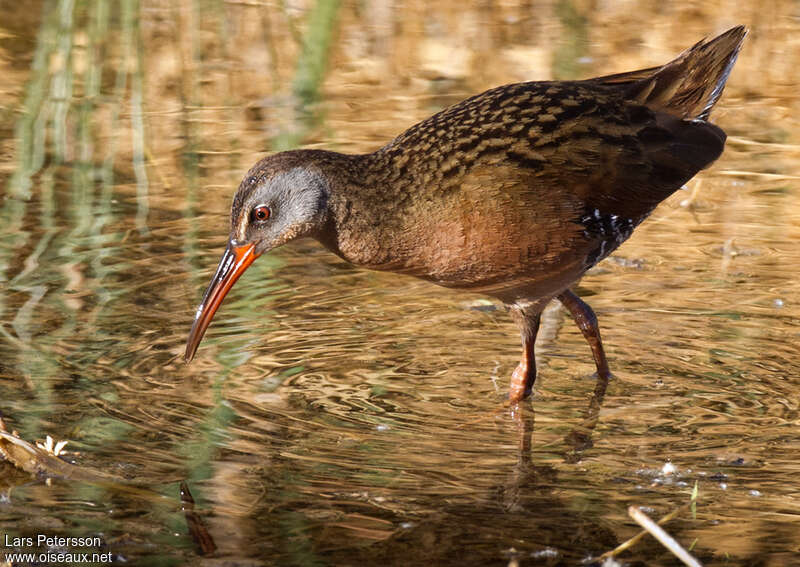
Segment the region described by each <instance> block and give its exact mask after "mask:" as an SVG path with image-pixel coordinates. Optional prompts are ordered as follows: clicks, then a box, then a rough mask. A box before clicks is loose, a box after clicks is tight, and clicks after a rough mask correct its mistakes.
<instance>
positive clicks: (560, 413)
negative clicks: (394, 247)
mask: <svg viewBox="0 0 800 567" xmlns="http://www.w3.org/2000/svg"><path fill="white" fill-rule="evenodd" d="M796 12H797V8H796V5H795V4H794V3H792V2H788V1H787V2H780V1H779V2H775V3H773V4H772V11H765V10H763V9H761V8H759V3H757V2H752V3H737V4H736V7H735V9H732V8H731V7H730V6H727V5H726V6H722V5H720V6H719V7H709V6H705V5H703V6H701V5H699V4H691V5H688V6H686V7H684V8H674V7H670V8H664V7H663V6H661V5H660V4H658V3H645V4H644V5H639V4H636V5H635V6H634V4H633V3H628V2H625V3H619V4H617V3H613V5H610V4H609V5H603V6H602V7H597V8H596V9H594V10H592V9H590V8H589V7H587V5H586V3H582V2H575V3H572V2H569V1H561V2H553V3H543V4H542V5H541V6H539V5H537V6H531V5H529V4H528V3H526V2H516V1H509V2H503V3H502V4H501V5H498V6H495V7H492V8H489V7H488V5H480V6H464V5H462V4H461V3H458V4H457V3H453V2H444V3H437V4H436V5H432V6H429V5H426V4H422V3H419V2H410V3H408V4H404V5H402V6H401V5H398V6H392V5H391V4H389V3H385V2H375V3H368V4H358V3H345V4H337V3H335V2H333V3H326V2H325V1H320V2H319V3H318V4H314V3H306V2H295V3H287V4H285V5H280V4H276V5H272V4H268V3H259V2H202V3H200V2H198V3H192V2H188V1H184V2H179V3H175V4H172V3H161V2H143V3H141V4H139V3H137V2H133V1H130V2H127V1H126V2H123V3H122V4H121V5H119V6H116V5H114V6H109V5H106V4H105V3H104V2H102V1H101V0H94V1H88V2H82V3H77V4H73V2H71V1H70V0H57V1H45V2H41V3H14V4H9V3H5V4H0V69H2V75H3V77H4V80H3V84H2V85H0V132H2V136H0V186H1V187H2V188H3V189H2V191H3V197H4V198H3V201H2V202H0V215H2V223H0V280H2V281H3V285H2V287H0V400H2V401H0V412H2V416H3V417H4V419H5V420H6V422H7V424H8V425H9V426H10V427H12V428H14V429H16V430H18V431H19V434H20V435H21V436H22V437H23V438H25V439H28V440H35V439H43V438H44V437H45V436H46V435H52V436H53V437H55V438H57V439H69V440H70V444H69V445H68V446H67V449H68V451H72V452H70V453H69V454H68V455H67V458H68V459H69V460H70V461H71V462H74V463H76V464H79V465H80V466H81V467H85V468H86V469H87V470H102V471H105V472H110V473H113V474H115V475H118V476H121V477H124V478H125V479H128V480H129V481H130V482H131V483H133V484H134V485H135V486H137V487H144V488H145V490H143V491H130V490H127V489H126V488H125V487H124V486H117V485H104V484H100V483H92V482H79V481H75V480H69V479H52V480H51V481H50V482H45V480H44V479H42V478H33V477H31V476H29V475H27V474H24V473H20V472H18V471H15V470H14V469H13V468H12V467H11V466H10V465H8V464H2V463H0V533H2V534H4V536H8V537H15V536H32V535H36V534H46V535H69V536H80V537H85V536H93V535H99V536H100V537H101V538H102V541H103V542H104V543H103V548H102V549H103V550H105V551H109V552H111V553H112V554H113V556H114V558H115V562H120V561H121V560H123V559H124V560H126V561H127V562H128V563H131V564H155V563H158V564H181V563H184V562H187V561H197V560H198V559H197V554H198V549H197V548H196V546H195V544H194V542H193V540H192V538H191V537H190V536H189V535H188V533H187V527H186V520H185V518H184V515H183V513H182V512H181V509H180V503H179V499H178V483H179V482H180V481H181V480H183V479H186V480H188V483H189V485H190V487H191V489H192V492H193V494H194V497H195V499H196V501H197V510H198V513H199V514H200V515H201V517H203V519H204V520H205V522H206V523H207V525H208V530H209V533H210V535H211V536H212V537H213V538H214V540H215V542H216V545H217V547H218V551H217V552H216V556H217V557H218V558H221V561H222V562H224V563H225V564H235V565H250V564H261V563H264V564H275V565H357V564H362V565H363V564H366V565H372V564H389V565H416V564H422V563H428V564H431V565H449V564H475V565H489V564H492V565H507V564H508V565H511V564H514V563H515V562H516V564H518V565H555V564H577V563H579V562H580V561H581V560H582V559H584V558H587V557H590V556H594V557H596V556H598V555H600V554H601V553H603V552H605V551H608V550H610V549H613V548H614V547H615V546H617V545H618V544H619V543H621V542H623V541H624V540H626V539H627V538H629V537H631V536H633V535H634V534H636V533H637V532H638V528H637V526H636V525H635V524H634V523H633V521H632V520H631V519H630V518H629V517H628V515H627V508H628V506H630V505H638V506H645V507H647V512H648V513H649V514H650V515H651V516H653V517H661V516H664V515H666V514H667V513H669V512H671V511H673V510H675V509H676V508H679V507H681V506H684V505H686V504H688V503H689V501H690V496H691V492H692V488H693V486H694V485H695V483H697V486H698V491H699V499H698V503H697V510H696V516H694V517H693V515H692V513H691V511H689V510H688V509H684V510H683V511H682V512H680V513H679V514H678V516H677V518H676V519H674V520H672V521H670V522H669V523H667V524H666V525H665V527H666V528H667V530H668V531H669V532H670V533H671V534H672V535H673V536H675V537H676V538H677V539H678V540H679V541H680V542H682V543H683V544H684V545H685V546H687V547H688V546H690V545H691V546H693V553H694V554H695V555H696V556H697V557H698V558H699V559H701V560H702V561H703V562H704V563H705V564H707V565H789V564H793V563H796V562H800V559H798V557H800V484H798V481H797V478H798V473H800V464H798V462H797V455H798V450H800V441H798V439H799V438H798V425H800V417H799V413H798V412H799V410H800V393H798V392H800V388H798V386H800V378H798V376H800V372H798V371H799V370H800V363H798V356H797V355H798V343H800V323H798V321H799V317H800V308H799V307H798V305H800V293H799V292H800V284H798V279H797V276H796V267H797V266H798V264H800V247H798V238H799V237H800V207H798V204H797V203H798V193H799V192H800V183H799V182H798V177H799V176H800V173H798V172H800V167H798V166H800V138H799V137H798V132H799V131H800V128H798V126H800V124H798V119H797V116H798V115H800V112H798V111H800V108H799V107H800V102H799V99H798V98H797V94H796V93H797V89H798V86H800V73H798V71H797V69H798V68H799V66H800V49H798V45H797V39H796V38H797V37H800V27H799V26H798V19H797V17H796V16H797V13H796ZM634 13H635V18H634V16H633V14H634ZM632 18H633V19H632ZM639 21H647V22H648V24H647V25H646V26H645V25H641V24H639V23H635V22H639ZM736 23H746V24H748V25H749V26H750V27H751V30H752V31H751V34H750V36H749V38H748V39H747V42H746V44H745V48H744V51H743V53H742V55H741V57H740V60H739V62H738V64H737V67H736V69H735V70H734V72H733V75H732V77H731V80H730V83H729V87H728V89H727V90H726V92H725V94H724V96H723V99H722V102H721V103H720V105H719V106H718V109H717V111H715V115H714V116H715V120H716V121H717V123H718V124H719V125H720V126H722V127H723V128H724V129H725V130H726V131H727V132H728V134H729V142H728V146H727V149H726V152H725V154H724V155H723V157H722V158H721V159H720V160H719V161H718V162H717V163H716V164H715V165H714V166H713V167H712V168H711V169H710V170H708V171H706V172H703V174H702V175H700V176H699V177H698V178H697V179H695V180H693V181H692V182H690V183H689V185H688V188H687V191H681V192H678V193H677V194H676V195H674V196H673V197H672V198H670V199H669V200H667V201H666V202H665V203H664V204H662V205H661V206H660V207H659V208H658V209H657V210H656V211H655V213H654V214H653V216H652V217H651V219H650V220H649V221H647V222H646V223H645V224H644V225H642V226H641V227H640V228H639V229H637V231H636V233H635V235H634V236H633V237H632V238H631V240H630V241H629V242H627V243H626V244H625V245H624V246H623V247H621V248H620V249H619V250H618V251H617V253H616V254H615V255H614V256H613V257H611V258H610V259H608V260H606V261H605V262H603V263H602V264H601V265H599V266H598V267H597V268H596V269H594V270H593V271H592V272H591V273H590V274H589V275H588V276H587V277H586V278H585V279H584V280H583V281H582V282H581V284H580V287H579V290H578V291H579V292H580V294H581V295H582V296H583V297H585V298H587V300H588V301H589V303H590V304H591V305H592V306H593V307H594V309H595V311H596V312H597V313H598V316H599V318H600V323H601V327H602V330H603V333H604V339H605V346H606V349H607V352H608V355H609V359H610V363H611V366H612V371H613V372H614V376H615V377H614V379H613V380H612V381H611V382H610V384H609V385H608V387H607V389H606V390H605V391H602V388H599V389H598V388H596V382H595V380H594V378H593V377H592V372H593V371H594V366H593V364H592V361H591V356H590V353H589V349H588V347H587V346H586V344H585V342H584V341H583V338H582V337H581V336H580V333H579V332H578V330H577V329H576V328H575V326H574V325H573V324H572V322H571V321H570V320H569V319H568V317H565V313H564V312H563V310H559V309H552V310H550V311H548V312H547V316H546V320H545V323H544V326H543V330H542V332H541V334H540V343H539V344H540V346H539V352H540V353H541V354H540V356H539V367H540V374H539V380H538V382H537V385H536V392H535V396H534V399H533V404H532V406H531V407H526V408H524V410H523V411H522V412H521V413H511V412H509V411H508V410H507V409H504V408H503V395H504V394H505V392H506V391H507V388H508V380H509V376H510V374H511V371H512V370H513V367H514V365H515V364H516V361H517V358H518V355H519V346H518V339H517V334H516V331H515V329H514V327H513V324H512V323H511V321H510V320H509V318H508V316H507V314H506V313H505V312H504V311H503V309H502V308H501V307H500V306H497V305H495V304H493V303H491V302H486V301H484V298H481V297H480V296H475V295H469V294H460V293H456V292H452V291H449V290H444V289H440V288H437V287H435V286H432V285H430V284H427V283H424V282H420V281H416V280H412V279H409V278H405V277H399V276H395V275H392V274H385V273H375V272H367V271H362V270H358V269H355V268H353V267H350V266H347V265H346V264H344V263H343V262H342V261H341V260H339V259H337V258H335V257H334V256H332V255H330V254H329V253H327V252H325V251H324V250H323V249H322V248H321V247H320V246H319V245H317V244H316V243H313V242H297V243H294V244H291V245H289V246H286V247H284V248H282V249H280V250H277V251H275V252H273V253H271V254H270V255H269V256H265V257H262V258H260V259H259V260H258V262H256V263H255V264H254V265H253V267H252V268H251V269H250V270H249V271H248V273H247V274H246V275H245V276H244V277H243V278H242V279H241V280H240V281H239V283H238V284H237V285H236V287H235V288H234V290H233V291H232V292H231V294H230V296H229V297H228V299H227V301H226V302H225V304H224V306H223V307H222V309H221V310H220V312H219V313H218V315H217V317H216V319H215V321H214V324H213V325H212V327H211V328H210V330H209V333H208V335H207V337H206V339H205V340H204V341H203V343H202V345H201V347H200V350H199V352H198V356H197V358H196V359H195V361H194V362H193V363H192V364H191V365H185V364H184V363H183V361H182V359H181V358H180V356H181V355H182V350H183V345H184V341H185V339H186V334H187V333H188V330H189V326H190V324H191V319H192V317H193V315H194V310H195V307H196V305H197V303H198V301H199V299H200V296H201V293H202V291H203V289H204V287H205V285H206V284H207V282H208V279H209V278H210V276H211V274H212V272H213V269H214V268H215V267H216V262H217V260H218V258H219V255H220V254H221V252H222V249H223V247H224V243H225V238H226V235H227V230H228V229H227V223H228V217H227V209H228V206H229V204H230V198H231V195H232V193H233V191H234V189H235V188H236V186H237V184H238V181H239V179H240V178H241V176H242V175H243V174H244V172H245V171H246V170H247V168H249V166H250V165H251V164H252V163H253V162H254V161H255V160H256V159H257V158H258V157H259V156H261V155H263V154H264V153H265V152H268V151H271V150H275V149H282V148H287V147H294V146H304V147H321V148H329V149H337V150H340V151H351V152H361V151H369V150H371V149H374V148H376V147H378V146H379V145H381V144H382V143H384V142H385V141H387V140H388V139H389V138H391V137H392V136H393V135H395V134H397V133H399V132H400V131H402V130H403V129H404V128H405V127H407V126H409V125H411V124H413V123H414V122H415V121H417V120H419V119H422V118H424V117H426V116H427V115H429V114H430V113H432V112H434V111H436V110H438V109H440V108H442V107H443V106H445V105H447V104H450V103H452V102H456V101H458V100H460V99H461V98H464V97H466V96H468V95H469V94H473V93H476V92H480V91H481V90H482V89H485V88H488V87H490V86H494V85H497V84H502V83H507V82H513V81H517V80H525V79H546V78H553V77H556V78H573V77H575V78H578V77H586V76H590V75H594V74H600V73H611V72H617V71H623V70H629V69H633V68H636V67H644V66H651V65H654V64H658V63H662V62H666V61H667V60H668V59H670V58H671V57H673V56H674V55H676V54H677V53H678V52H680V50H682V49H684V48H685V47H688V46H689V45H691V44H692V43H694V42H695V41H697V40H698V39H700V38H701V37H703V36H704V35H707V34H712V33H716V32H719V31H722V30H723V29H725V28H727V27H729V26H730V25H733V24H736ZM320 53H328V58H327V60H325V57H321V56H320ZM666 463H672V465H674V467H675V469H676V471H675V472H674V473H671V474H668V473H669V469H670V467H667V469H665V468H664V467H665V464H666ZM5 541H6V540H4V539H2V538H0V543H3V542H5ZM17 547H18V549H15V548H14V546H8V545H6V546H3V547H0V557H1V556H2V554H3V553H5V554H8V553H10V552H12V551H43V549H35V550H32V549H28V548H25V547H24V546H21V547H20V546H17ZM76 551H77V550H76ZM81 551H86V550H81ZM620 560H621V561H623V562H625V563H626V564H631V565H634V564H647V565H662V564H663V565H675V564H677V560H676V559H675V558H674V557H673V556H671V555H670V554H669V553H668V552H667V551H665V550H664V549H663V548H662V547H661V546H660V544H658V543H656V542H655V541H654V540H653V539H652V538H649V537H647V538H645V539H643V540H642V541H640V542H639V543H637V544H636V545H635V546H633V548H632V549H631V550H629V551H626V552H625V553H623V554H622V555H621V556H620ZM200 561H203V562H205V561H207V560H205V559H201V560H200ZM208 561H214V560H210V559H209V560H208Z"/></svg>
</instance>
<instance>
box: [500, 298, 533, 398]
mask: <svg viewBox="0 0 800 567" xmlns="http://www.w3.org/2000/svg"><path fill="white" fill-rule="evenodd" d="M509 310H510V312H511V317H512V318H513V319H514V321H515V322H516V323H517V326H519V330H520V335H521V336H522V359H521V360H520V362H519V365H518V366H517V367H516V368H515V369H514V373H513V374H512V375H511V385H510V386H509V390H508V400H509V402H511V403H512V404H515V403H517V402H520V401H522V400H523V399H525V398H527V397H528V396H530V395H531V391H532V390H533V383H534V382H535V381H536V355H535V354H534V345H535V343H536V334H537V333H538V332H539V316H540V311H538V310H537V311H536V312H535V313H526V312H525V311H524V310H523V308H521V307H519V306H513V307H511V308H510V309H509Z"/></svg>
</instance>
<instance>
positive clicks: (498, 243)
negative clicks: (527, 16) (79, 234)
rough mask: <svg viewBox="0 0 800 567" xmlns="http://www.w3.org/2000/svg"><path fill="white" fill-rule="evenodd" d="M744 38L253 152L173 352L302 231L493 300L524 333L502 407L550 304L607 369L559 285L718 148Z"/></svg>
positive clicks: (519, 381) (348, 252)
mask: <svg viewBox="0 0 800 567" xmlns="http://www.w3.org/2000/svg"><path fill="white" fill-rule="evenodd" d="M746 33H747V31H746V29H745V28H744V27H743V26H737V27H734V28H731V29H730V30H728V31H726V32H724V33H723V34H721V35H719V36H717V37H715V38H712V39H705V40H702V41H700V42H698V43H697V44H695V45H694V46H693V47H691V48H689V49H687V50H686V51H684V52H683V53H682V54H680V55H679V56H678V57H677V58H675V59H674V60H672V61H670V62H668V63H666V64H664V65H662V66H659V67H652V68H648V69H642V70H637V71H632V72H627V73H619V74H614V75H608V76H603V77H597V78H593V79H587V80H581V81H541V82H528V83H516V84H510V85H505V86H502V87H497V88H494V89H491V90H489V91H486V92H484V93H482V94H479V95H476V96H473V97H471V98H468V99H466V100H464V101H462V102H460V103H457V104H455V105H453V106H451V107H449V108H446V109H444V110H443V111H441V112H439V113H437V114H435V115H433V116H431V117H430V118H428V119H426V120H424V121H422V122H420V123H419V124H416V125H415V126H412V127H411V128H410V129H408V130H407V131H405V132H404V133H402V134H400V135H399V136H398V137H397V138H395V139H394V140H392V141H391V142H389V143H388V144H387V145H385V146H383V147H381V148H380V149H378V150H376V151H375V152H373V153H369V154H362V155H345V154H340V153H336V152H328V151H322V150H293V151H288V152H281V153H277V154H274V155H271V156H268V157H266V158H264V159H262V160H261V161H259V162H258V163H256V164H255V165H254V166H253V168H252V169H251V170H250V171H249V172H248V173H247V174H246V175H245V178H244V179H243V180H242V183H241V184H240V186H239V189H238V190H237V192H236V195H235V197H234V201H233V206H232V211H231V230H230V236H229V242H228V246H227V247H226V249H225V252H224V254H223V256H222V259H221V260H220V263H219V266H218V268H217V271H216V273H215V275H214V276H213V278H212V280H211V283H210V285H209V286H208V289H207V290H206V292H205V295H204V297H203V299H202V301H201V303H200V305H199V307H198V309H197V312H196V316H195V320H194V323H193V325H192V329H191V331H190V333H189V337H188V340H187V343H186V351H185V359H186V360H187V361H190V360H191V359H192V358H193V357H194V354H195V352H196V351H197V348H198V346H199V344H200V341H201V340H202V337H203V334H204V333H205V331H206V329H207V328H208V326H209V325H210V323H211V320H212V318H213V316H214V314H215V313H216V311H217V309H218V308H219V306H220V305H221V303H222V301H223V299H224V297H225V295H226V294H227V293H228V291H229V290H230V289H231V287H232V286H233V284H234V283H235V282H236V281H237V279H238V278H239V277H240V276H241V275H242V274H243V273H244V271H245V270H246V269H247V267H248V266H249V265H250V264H251V263H252V262H253V261H254V260H255V259H256V258H257V257H258V256H260V255H261V254H263V253H265V252H267V251H269V250H271V249H272V248H275V247H277V246H280V245H282V244H284V243H286V242H289V241H291V240H294V239H296V238H300V237H306V236H307V237H313V238H316V239H317V240H318V241H320V242H321V243H322V244H323V245H324V246H325V247H326V248H328V249H329V250H330V251H331V252H333V253H334V254H337V255H338V256H340V257H341V258H343V259H344V260H346V261H348V262H350V263H352V264H354V265H357V266H362V267H365V268H370V269H376V270H386V271H392V272H397V273H402V274H408V275H412V276H416V277H418V278H422V279H425V280H428V281H431V282H433V283H435V284H438V285H441V286H445V287H450V288H454V289H462V290H468V291H471V292H476V293H483V294H486V295H489V296H492V297H495V298H497V299H499V300H500V301H502V302H503V303H504V304H505V305H506V306H507V307H508V309H509V311H510V313H511V316H512V318H513V319H514V321H515V322H516V323H517V325H518V327H519V329H520V332H521V335H522V346H523V348H522V358H521V360H520V363H519V365H518V366H517V367H516V369H515V370H514V372H513V375H512V380H511V386H510V396H509V397H510V399H511V401H512V402H515V401H519V400H522V399H524V398H525V397H527V396H529V395H530V393H531V391H532V388H533V384H534V381H535V379H536V363H535V354H534V343H535V340H536V334H537V332H538V328H539V318H540V314H541V312H542V310H543V309H544V307H545V306H546V304H547V303H549V302H550V301H551V300H552V299H558V300H559V301H560V302H561V303H562V304H564V306H565V307H566V308H567V309H568V311H569V312H570V314H571V315H572V317H573V318H574V319H575V322H576V323H577V324H578V327H579V328H580V329H581V331H582V333H583V335H584V337H585V338H586V340H587V342H588V343H589V345H590V347H591V350H592V354H593V357H594V361H595V364H596V367H597V372H598V376H599V377H600V378H606V377H608V376H609V368H608V363H607V361H606V356H605V353H604V350H603V345H602V340H601V338H600V332H599V328H598V324H597V319H596V317H595V314H594V312H593V311H592V309H591V308H590V307H589V306H588V305H587V304H586V303H585V302H583V301H582V300H581V299H580V298H579V297H578V296H577V295H576V294H575V293H574V292H572V291H571V290H570V287H571V286H572V285H574V284H575V283H576V282H577V281H578V280H579V279H580V278H581V277H582V276H583V275H584V273H585V272H586V271H587V270H588V269H589V268H591V267H592V266H594V265H595V264H597V263H598V262H600V261H601V260H602V259H603V258H605V257H606V256H608V255H609V254H610V253H611V252H613V251H614V250H615V249H616V248H617V247H618V246H619V245H620V244H622V243H623V242H624V241H625V240H627V239H628V238H629V237H630V235H631V234H632V232H633V230H634V229H635V228H636V226H637V225H638V224H639V223H641V222H642V221H643V220H644V219H645V218H646V217H647V216H648V215H649V214H650V213H651V212H652V210H653V209H654V208H655V207H656V206H657V205H658V204H659V203H660V202H661V201H663V200H664V199H666V198H667V197H668V196H669V195H671V194H672V193H673V192H675V191H676V190H677V189H678V188H680V187H681V186H682V185H683V184H684V183H686V182H687V181H688V180H689V179H691V178H692V177H694V175H695V174H697V173H698V172H699V171H700V170H701V169H704V168H706V167H708V166H709V165H710V164H711V163H712V162H714V161H715V160H716V159H717V158H718V157H719V156H720V155H721V153H722V151H723V147H724V144H725V133H724V132H723V131H722V130H721V129H720V128H719V127H717V126H715V125H713V124H711V123H710V122H708V119H709V115H710V113H711V111H712V109H713V107H714V105H715V104H716V103H717V102H718V101H719V98H720V96H721V95H722V91H723V89H724V86H725V83H726V81H727V79H728V76H729V74H730V72H731V70H732V68H733V65H734V63H735V61H736V56H737V54H738V52H739V49H740V47H741V45H742V41H743V40H744V37H745V35H746Z"/></svg>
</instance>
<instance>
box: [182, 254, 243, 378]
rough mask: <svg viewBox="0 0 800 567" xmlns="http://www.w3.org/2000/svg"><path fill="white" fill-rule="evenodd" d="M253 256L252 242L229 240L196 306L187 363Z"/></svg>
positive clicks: (187, 344) (187, 349)
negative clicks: (243, 243)
mask: <svg viewBox="0 0 800 567" xmlns="http://www.w3.org/2000/svg"><path fill="white" fill-rule="evenodd" d="M256 258H258V255H257V254H256V253H255V244H245V245H242V246H235V245H234V244H233V243H232V242H228V246H227V247H226V248H225V253H224V254H223V255H222V258H221V259H220V261H219V266H217V273H216V274H214V277H213V278H212V279H211V283H210V284H208V289H206V293H205V295H203V301H201V302H200V305H198V306H197V313H195V316H194V323H192V330H191V331H189V338H188V339H187V340H186V353H185V354H184V355H183V358H184V359H185V360H186V362H189V361H191V360H192V358H194V353H195V352H196V351H197V347H198V346H199V345H200V341H201V340H202V339H203V335H204V334H205V332H206V329H207V328H208V326H209V325H210V324H211V320H212V319H213V318H214V313H216V312H217V309H218V308H219V306H220V305H221V304H222V300H223V299H225V295H226V294H227V293H228V291H230V289H231V288H232V287H233V284H235V283H236V280H238V279H239V276H241V275H242V274H243V273H244V271H245V270H246V269H247V267H248V266H249V265H250V264H252V263H253V260H255V259H256Z"/></svg>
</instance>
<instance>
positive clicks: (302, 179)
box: [232, 167, 328, 241]
mask: <svg viewBox="0 0 800 567" xmlns="http://www.w3.org/2000/svg"><path fill="white" fill-rule="evenodd" d="M327 198H328V186H327V182H326V180H325V177H323V175H322V174H320V173H319V172H317V171H315V170H314V169H311V168H309V167H295V168H293V169H289V170H287V171H283V172H280V173H277V174H275V175H273V176H271V177H269V178H267V179H262V180H260V184H259V185H257V186H256V187H254V188H253V190H252V191H251V192H250V194H249V195H248V196H247V197H246V198H244V199H243V200H242V203H241V208H240V209H239V211H238V218H236V219H234V220H233V223H232V224H233V226H232V235H233V237H234V238H235V239H237V240H241V241H246V240H248V239H250V238H252V237H254V236H255V234H253V233H254V232H255V230H254V228H253V227H250V211H252V209H253V208H254V207H257V206H259V205H268V206H269V207H270V208H271V209H272V222H270V223H268V224H267V225H266V227H268V228H267V233H268V234H265V235H264V236H266V237H267V238H270V239H272V238H276V237H277V236H279V234H280V233H283V232H285V231H289V230H290V229H291V228H292V227H296V228H297V229H298V230H300V229H301V227H304V226H306V225H309V224H313V223H314V222H315V221H317V220H318V219H319V217H320V216H321V215H322V214H324V211H325V207H326V204H327ZM248 228H249V229H250V230H248Z"/></svg>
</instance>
